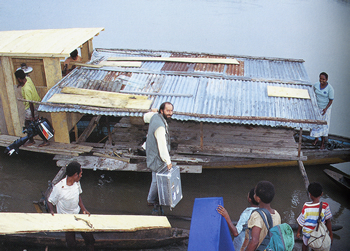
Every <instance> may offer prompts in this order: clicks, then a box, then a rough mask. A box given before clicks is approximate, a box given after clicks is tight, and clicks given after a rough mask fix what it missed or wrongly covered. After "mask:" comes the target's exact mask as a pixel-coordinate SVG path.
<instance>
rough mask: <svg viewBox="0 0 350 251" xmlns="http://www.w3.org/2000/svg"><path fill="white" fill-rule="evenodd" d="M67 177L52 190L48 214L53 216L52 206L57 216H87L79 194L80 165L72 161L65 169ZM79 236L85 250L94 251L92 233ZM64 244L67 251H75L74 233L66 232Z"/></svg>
mask: <svg viewBox="0 0 350 251" xmlns="http://www.w3.org/2000/svg"><path fill="white" fill-rule="evenodd" d="M66 174H67V176H66V177H65V178H64V179H62V180H61V181H59V182H58V183H57V184H56V185H55V186H54V187H53V189H52V192H51V194H50V197H49V199H48V203H47V204H48V207H49V210H50V213H51V214H52V215H54V205H56V209H57V213H58V214H79V213H80V212H81V213H83V214H88V215H89V216H90V213H89V211H87V210H86V208H85V206H84V204H83V201H82V199H81V196H80V194H81V193H82V192H83V191H82V189H81V186H80V178H81V176H82V174H83V171H82V169H81V165H80V164H79V163H78V162H76V161H72V162H71V163H69V164H68V165H67V167H66ZM80 234H81V236H82V237H83V238H84V240H85V244H86V247H87V250H89V251H93V250H94V243H95V239H94V237H93V235H92V233H89V232H86V233H85V232H81V233H80ZM66 242H67V247H68V250H75V248H76V245H77V243H76V240H75V232H66Z"/></svg>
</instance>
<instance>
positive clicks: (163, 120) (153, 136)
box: [144, 102, 174, 214]
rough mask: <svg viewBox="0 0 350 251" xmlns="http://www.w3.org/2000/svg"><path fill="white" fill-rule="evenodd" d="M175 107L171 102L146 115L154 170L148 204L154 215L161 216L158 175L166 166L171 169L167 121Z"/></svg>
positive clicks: (148, 151)
mask: <svg viewBox="0 0 350 251" xmlns="http://www.w3.org/2000/svg"><path fill="white" fill-rule="evenodd" d="M173 109H174V107H173V105H172V104H171V103H170V102H164V103H163V104H161V105H160V107H159V111H158V113H157V112H148V113H146V114H145V115H144V121H145V123H149V127H148V134H147V141H146V156H147V167H148V168H150V169H151V170H152V183H151V186H150V189H149V193H148V197H147V202H148V205H150V206H154V209H153V212H152V214H160V212H159V210H161V208H160V207H159V205H158V204H159V198H158V187H157V179H156V173H157V171H159V170H160V169H161V168H162V167H164V166H165V165H166V166H167V167H168V169H171V167H172V164H171V160H170V155H169V152H170V134H169V126H168V123H167V121H169V120H170V118H171V116H172V115H173Z"/></svg>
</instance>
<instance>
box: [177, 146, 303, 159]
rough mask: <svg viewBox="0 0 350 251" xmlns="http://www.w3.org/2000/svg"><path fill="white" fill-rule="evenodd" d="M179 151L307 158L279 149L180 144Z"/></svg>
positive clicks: (272, 157) (275, 157)
mask: <svg viewBox="0 0 350 251" xmlns="http://www.w3.org/2000/svg"><path fill="white" fill-rule="evenodd" d="M177 152H178V153H182V154H196V155H208V156H231V157H247V158H268V159H284V160H299V158H300V159H302V160H306V159H307V157H306V156H301V157H297V154H295V155H293V154H290V151H279V152H278V151H277V150H276V152H275V153H273V152H269V151H263V150H261V151H259V150H257V149H251V150H250V149H241V148H238V147H237V148H231V147H230V148H220V147H216V148H212V147H206V146H204V150H203V151H200V147H195V146H190V147H188V146H184V147H182V146H178V150H177Z"/></svg>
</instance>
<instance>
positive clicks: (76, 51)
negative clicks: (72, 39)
mask: <svg viewBox="0 0 350 251" xmlns="http://www.w3.org/2000/svg"><path fill="white" fill-rule="evenodd" d="M70 56H71V58H75V57H76V56H78V50H77V49H75V50H74V51H72V52H71V53H70Z"/></svg>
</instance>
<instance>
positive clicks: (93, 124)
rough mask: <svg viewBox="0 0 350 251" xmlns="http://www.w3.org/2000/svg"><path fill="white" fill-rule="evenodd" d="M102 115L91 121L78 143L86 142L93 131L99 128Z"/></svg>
mask: <svg viewBox="0 0 350 251" xmlns="http://www.w3.org/2000/svg"><path fill="white" fill-rule="evenodd" d="M100 118H101V115H98V116H94V117H93V118H92V119H91V120H90V123H89V125H88V126H87V127H86V128H85V130H84V132H83V133H82V134H81V135H80V137H79V138H78V140H77V142H76V143H80V142H84V141H86V139H87V138H88V137H89V136H90V134H91V133H92V131H93V130H94V129H95V127H96V126H97V124H98V122H99V121H100Z"/></svg>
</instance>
